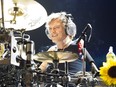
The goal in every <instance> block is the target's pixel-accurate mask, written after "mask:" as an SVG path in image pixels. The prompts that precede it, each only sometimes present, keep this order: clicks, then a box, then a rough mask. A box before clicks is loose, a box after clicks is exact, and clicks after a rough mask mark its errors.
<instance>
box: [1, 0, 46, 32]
mask: <svg viewBox="0 0 116 87" xmlns="http://www.w3.org/2000/svg"><path fill="white" fill-rule="evenodd" d="M3 5H4V9H3V14H4V25H5V28H14V29H15V30H20V29H25V31H30V30H34V29H37V28H39V27H41V26H42V25H43V24H44V23H45V20H46V18H47V12H46V10H45V8H44V7H43V6H42V5H41V4H39V3H38V2H36V1H35V0H3ZM1 8H2V6H1V1H0V9H1ZM2 19H3V18H2V11H1V10H0V25H1V23H2Z"/></svg>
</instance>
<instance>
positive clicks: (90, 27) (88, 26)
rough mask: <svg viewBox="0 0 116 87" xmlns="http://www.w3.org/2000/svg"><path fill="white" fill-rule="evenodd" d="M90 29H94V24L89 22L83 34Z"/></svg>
mask: <svg viewBox="0 0 116 87" xmlns="http://www.w3.org/2000/svg"><path fill="white" fill-rule="evenodd" d="M88 29H92V26H91V24H89V23H88V24H87V26H86V27H85V29H84V30H83V31H82V34H85V33H86V32H87V30H88Z"/></svg>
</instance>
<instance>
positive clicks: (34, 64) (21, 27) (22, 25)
mask: <svg viewBox="0 0 116 87" xmlns="http://www.w3.org/2000/svg"><path fill="white" fill-rule="evenodd" d="M0 9H1V10H0V87H70V86H69V85H70V84H73V85H72V86H71V87H95V84H96V82H97V80H96V79H95V78H94V77H92V75H90V73H89V74H88V73H87V74H86V73H85V75H86V76H84V77H83V74H82V73H83V72H78V73H77V74H76V76H72V77H71V76H70V75H68V68H67V66H68V62H71V61H74V60H76V59H77V58H78V55H77V54H75V53H72V52H69V51H65V52H64V51H49V52H40V53H37V54H35V50H34V41H32V40H31V39H30V36H29V35H28V34H26V33H25V32H26V31H30V30H34V29H37V28H39V27H41V26H42V25H43V24H44V23H45V20H46V18H47V12H46V10H45V8H44V7H43V6H42V5H41V4H39V3H38V2H36V1H35V0H1V1H0ZM43 61H47V62H48V63H52V64H53V69H52V70H51V71H50V73H47V72H45V73H42V72H41V70H40V69H39V68H38V67H39V64H38V63H39V62H43ZM59 63H65V65H66V66H65V68H66V69H65V70H64V73H60V70H59V69H58V64H59ZM82 77H83V78H82ZM80 78H81V79H80ZM90 78H91V81H89V80H90ZM88 79H89V80H88ZM88 81H89V82H88ZM90 82H93V83H92V85H93V86H90V85H89V86H88V85H86V84H88V83H90ZM82 83H83V84H84V85H83V84H82Z"/></svg>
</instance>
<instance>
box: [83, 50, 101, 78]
mask: <svg viewBox="0 0 116 87" xmlns="http://www.w3.org/2000/svg"><path fill="white" fill-rule="evenodd" d="M82 53H83V54H84V53H85V54H86V59H87V60H88V61H89V63H91V66H92V67H93V68H94V70H95V71H96V73H95V75H94V77H96V76H99V70H98V68H97V66H96V65H95V63H94V62H95V61H94V60H93V58H92V57H91V55H90V54H89V52H88V51H87V49H85V48H84V49H82Z"/></svg>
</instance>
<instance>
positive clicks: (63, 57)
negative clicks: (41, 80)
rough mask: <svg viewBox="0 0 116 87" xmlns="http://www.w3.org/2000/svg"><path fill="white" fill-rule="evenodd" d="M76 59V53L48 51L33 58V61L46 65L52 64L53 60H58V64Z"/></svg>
mask: <svg viewBox="0 0 116 87" xmlns="http://www.w3.org/2000/svg"><path fill="white" fill-rule="evenodd" d="M77 58H78V55H77V54H76V53H72V52H69V51H65V52H64V51H48V52H40V53H37V54H36V55H34V56H33V60H36V61H39V62H44V61H47V62H48V63H53V60H58V62H59V63H64V62H71V61H74V60H76V59H77Z"/></svg>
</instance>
